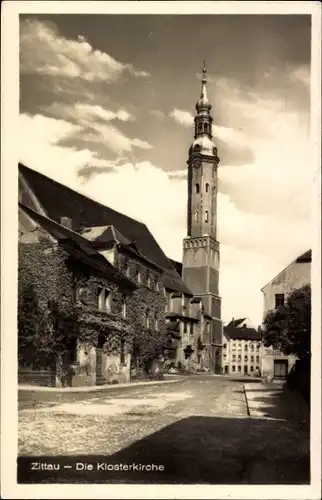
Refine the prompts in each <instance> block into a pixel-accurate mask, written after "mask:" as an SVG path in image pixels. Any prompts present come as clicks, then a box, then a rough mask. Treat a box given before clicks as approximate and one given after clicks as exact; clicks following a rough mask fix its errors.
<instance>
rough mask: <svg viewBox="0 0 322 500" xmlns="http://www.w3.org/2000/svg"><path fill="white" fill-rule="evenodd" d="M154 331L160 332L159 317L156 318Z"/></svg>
mask: <svg viewBox="0 0 322 500" xmlns="http://www.w3.org/2000/svg"><path fill="white" fill-rule="evenodd" d="M154 329H155V330H159V320H158V317H157V315H155V316H154Z"/></svg>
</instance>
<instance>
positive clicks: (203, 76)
mask: <svg viewBox="0 0 322 500" xmlns="http://www.w3.org/2000/svg"><path fill="white" fill-rule="evenodd" d="M202 82H204V83H206V82H207V69H206V61H205V59H204V60H203V68H202Z"/></svg>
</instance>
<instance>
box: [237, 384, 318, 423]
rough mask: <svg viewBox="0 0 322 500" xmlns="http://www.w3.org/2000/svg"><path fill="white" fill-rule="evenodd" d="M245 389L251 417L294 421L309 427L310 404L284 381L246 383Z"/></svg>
mask: <svg viewBox="0 0 322 500" xmlns="http://www.w3.org/2000/svg"><path fill="white" fill-rule="evenodd" d="M244 391H245V397H246V402H247V405H248V411H249V416H250V417H254V418H256V417H257V418H266V419H274V420H284V421H289V422H294V423H297V424H299V425H300V426H301V427H303V429H305V428H308V427H309V423H310V408H309V405H308V404H307V403H306V402H305V401H304V399H302V398H301V396H300V395H299V394H298V393H297V392H296V391H291V390H290V389H288V388H287V387H286V386H285V385H284V384H283V383H279V384H277V383H276V384H265V383H263V382H262V383H259V384H249V383H245V384H244Z"/></svg>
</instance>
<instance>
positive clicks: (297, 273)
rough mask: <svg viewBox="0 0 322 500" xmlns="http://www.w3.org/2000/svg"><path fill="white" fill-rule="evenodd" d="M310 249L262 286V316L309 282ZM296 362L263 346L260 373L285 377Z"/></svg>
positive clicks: (268, 376)
mask: <svg viewBox="0 0 322 500" xmlns="http://www.w3.org/2000/svg"><path fill="white" fill-rule="evenodd" d="M311 261H312V252H311V250H308V251H306V252H305V253H303V254H302V255H300V256H299V257H297V259H295V260H294V261H293V262H291V263H290V264H289V265H288V266H287V267H286V268H285V269H283V271H281V272H280V273H279V274H278V275H277V276H275V278H273V279H272V280H271V281H270V282H269V283H267V285H265V286H264V287H263V288H262V292H263V296H264V315H263V316H264V318H265V316H266V314H267V313H268V311H271V310H274V309H276V308H277V307H278V306H280V305H283V304H284V302H285V300H286V299H287V296H288V295H289V294H290V293H291V292H292V291H293V290H295V289H297V288H300V287H301V286H303V285H307V284H310V283H311ZM295 362H296V357H295V356H286V355H284V354H283V353H282V352H281V351H279V350H277V349H273V348H272V347H263V356H262V368H261V371H262V375H263V376H264V377H266V378H276V379H283V378H286V376H287V374H288V373H289V372H290V370H291V369H292V367H293V366H294V364H295Z"/></svg>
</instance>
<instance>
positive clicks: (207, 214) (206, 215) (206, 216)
mask: <svg viewBox="0 0 322 500" xmlns="http://www.w3.org/2000/svg"><path fill="white" fill-rule="evenodd" d="M205 222H209V213H208V210H205Z"/></svg>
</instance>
